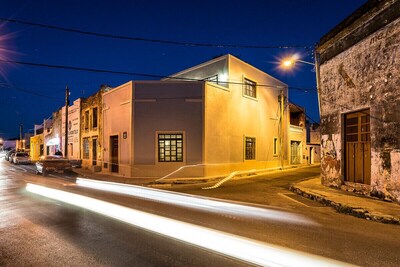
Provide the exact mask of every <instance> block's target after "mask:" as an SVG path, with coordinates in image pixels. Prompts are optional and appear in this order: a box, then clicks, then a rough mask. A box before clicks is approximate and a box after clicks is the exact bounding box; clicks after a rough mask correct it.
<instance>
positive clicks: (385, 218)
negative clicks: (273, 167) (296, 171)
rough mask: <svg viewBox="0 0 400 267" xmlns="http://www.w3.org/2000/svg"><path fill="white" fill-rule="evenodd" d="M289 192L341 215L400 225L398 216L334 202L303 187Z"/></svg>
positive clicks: (294, 187)
mask: <svg viewBox="0 0 400 267" xmlns="http://www.w3.org/2000/svg"><path fill="white" fill-rule="evenodd" d="M289 190H290V191H292V192H294V193H296V194H298V195H301V196H303V197H306V198H309V199H311V200H314V201H317V202H319V203H321V204H323V205H326V206H330V207H333V208H334V209H335V210H336V211H338V212H340V213H344V214H349V215H352V216H354V217H357V218H362V219H366V220H371V221H375V222H380V223H388V224H397V225H400V217H397V216H392V215H386V214H382V213H379V212H372V211H369V210H368V209H367V208H364V207H354V206H349V205H346V204H343V203H339V202H335V201H333V200H330V199H328V198H327V197H326V196H323V195H320V194H317V193H315V192H312V191H310V190H307V189H305V188H303V187H299V186H297V185H291V186H290V188H289Z"/></svg>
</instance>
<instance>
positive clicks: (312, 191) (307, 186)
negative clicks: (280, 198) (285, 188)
mask: <svg viewBox="0 0 400 267" xmlns="http://www.w3.org/2000/svg"><path fill="white" fill-rule="evenodd" d="M290 190H291V191H293V192H295V193H297V194H299V195H302V196H304V197H307V198H310V199H312V200H315V201H318V202H320V203H322V204H324V205H327V206H331V207H333V208H335V209H336V210H337V211H338V212H341V213H346V214H350V215H353V216H356V217H359V218H364V219H367V220H371V221H377V222H382V223H391V224H399V225H400V205H399V204H396V203H392V202H386V201H383V200H380V199H377V198H372V197H365V196H361V195H357V194H355V193H351V192H346V191H343V190H340V189H334V188H330V187H326V186H323V185H321V178H320V177H315V178H312V179H309V180H306V181H302V182H300V183H297V184H294V185H292V186H291V187H290Z"/></svg>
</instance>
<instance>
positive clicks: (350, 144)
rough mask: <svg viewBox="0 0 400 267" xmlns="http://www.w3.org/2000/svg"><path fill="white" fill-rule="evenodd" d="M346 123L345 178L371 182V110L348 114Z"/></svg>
mask: <svg viewBox="0 0 400 267" xmlns="http://www.w3.org/2000/svg"><path fill="white" fill-rule="evenodd" d="M345 124H346V125H345V131H346V132H345V136H346V140H345V149H346V166H345V169H346V177H345V180H346V181H349V182H353V183H362V184H371V134H370V115H369V110H364V111H360V112H356V113H351V114H347V115H346V116H345Z"/></svg>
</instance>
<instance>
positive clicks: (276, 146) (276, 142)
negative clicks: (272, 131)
mask: <svg viewBox="0 0 400 267" xmlns="http://www.w3.org/2000/svg"><path fill="white" fill-rule="evenodd" d="M273 152H274V156H277V155H278V137H274V144H273Z"/></svg>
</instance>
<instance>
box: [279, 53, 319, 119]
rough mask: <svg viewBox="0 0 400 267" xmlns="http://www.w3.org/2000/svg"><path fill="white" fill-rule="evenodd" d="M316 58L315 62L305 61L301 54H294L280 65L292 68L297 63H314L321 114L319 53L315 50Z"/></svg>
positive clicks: (284, 67)
mask: <svg viewBox="0 0 400 267" xmlns="http://www.w3.org/2000/svg"><path fill="white" fill-rule="evenodd" d="M314 59H315V62H314V63H313V62H309V61H304V60H301V59H299V56H298V55H297V54H295V55H292V56H290V57H286V58H284V59H282V60H281V62H280V66H281V67H282V68H283V69H290V68H293V67H294V66H295V64H296V63H303V64H308V65H312V66H314V68H315V76H316V77H315V80H316V83H317V93H318V109H319V114H321V102H320V92H319V91H320V77H319V55H318V53H316V52H314Z"/></svg>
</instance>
